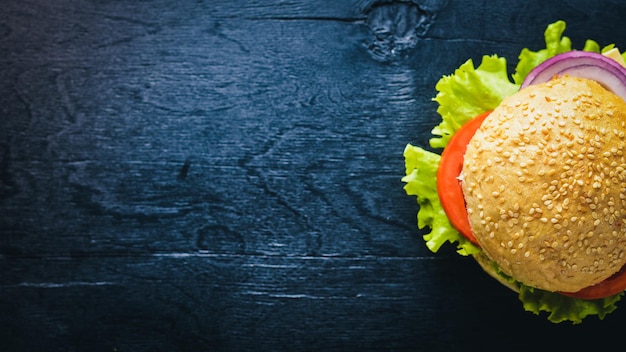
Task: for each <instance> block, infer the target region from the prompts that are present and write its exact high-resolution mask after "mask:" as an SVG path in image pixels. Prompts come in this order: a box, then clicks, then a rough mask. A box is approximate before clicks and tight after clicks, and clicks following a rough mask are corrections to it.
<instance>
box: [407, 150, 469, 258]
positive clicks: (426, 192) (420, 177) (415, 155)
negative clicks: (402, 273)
mask: <svg viewBox="0 0 626 352" xmlns="http://www.w3.org/2000/svg"><path fill="white" fill-rule="evenodd" d="M404 158H405V160H406V176H404V177H403V178H402V181H403V182H406V185H405V186H404V190H405V191H406V193H407V194H408V195H414V196H417V203H418V204H419V207H420V210H419V212H418V213H417V226H418V227H419V228H420V229H423V228H425V227H429V228H430V229H431V232H430V233H428V234H426V235H424V240H425V241H426V246H427V247H428V249H430V250H431V251H432V252H433V253H436V252H437V251H438V250H439V248H440V247H441V246H442V245H443V244H444V243H446V242H450V243H457V252H458V253H459V254H461V255H464V256H465V255H471V254H475V253H478V252H479V251H480V248H479V247H477V246H475V245H474V244H472V242H470V241H469V240H467V239H466V238H465V237H463V236H462V235H461V234H460V233H459V232H458V231H457V230H456V229H455V228H454V227H453V226H452V224H450V220H448V217H447V216H446V213H445V211H444V210H443V207H442V206H441V202H440V201H439V195H438V194H437V183H436V182H434V180H435V179H436V177H437V167H438V166H439V159H441V156H439V154H435V153H432V152H429V151H427V150H424V149H423V148H420V147H415V146H412V145H407V147H406V149H405V150H404Z"/></svg>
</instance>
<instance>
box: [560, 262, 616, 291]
mask: <svg viewBox="0 0 626 352" xmlns="http://www.w3.org/2000/svg"><path fill="white" fill-rule="evenodd" d="M624 290H626V267H623V268H622V269H621V270H620V271H618V272H617V273H615V274H614V275H613V276H611V277H610V278H608V279H606V280H604V281H602V282H599V283H597V284H595V285H593V286H589V287H585V288H583V289H582V290H580V291H578V292H559V293H560V294H562V295H565V296H570V297H574V298H581V299H599V298H605V297H609V296H613V295H616V294H618V293H620V292H623V291H624Z"/></svg>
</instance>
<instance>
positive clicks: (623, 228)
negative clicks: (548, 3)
mask: <svg viewBox="0 0 626 352" xmlns="http://www.w3.org/2000/svg"><path fill="white" fill-rule="evenodd" d="M564 30H565V22H563V21H557V22H555V23H553V24H551V25H549V26H548V28H547V29H546V31H545V33H544V34H545V39H546V48H545V49H542V50H539V51H536V52H534V51H531V50H529V49H524V50H522V52H521V53H520V56H519V63H518V64H517V66H516V68H515V73H514V74H513V75H512V76H511V77H512V79H513V80H512V81H511V80H510V79H509V75H508V73H507V69H506V60H505V59H504V58H501V57H498V56H496V55H492V56H484V57H483V60H482V63H481V65H480V66H479V67H477V68H475V67H474V65H473V63H472V60H468V61H467V62H466V63H464V64H463V65H461V66H460V67H459V68H458V69H457V70H456V71H455V72H454V74H452V75H449V76H444V77H443V78H442V79H441V80H440V81H439V82H438V83H437V85H436V89H437V91H438V94H437V96H436V97H435V99H434V100H435V101H437V102H438V103H439V107H438V110H437V111H438V112H439V114H440V115H441V117H442V122H441V123H440V124H439V125H438V126H436V127H435V128H434V129H433V134H434V137H433V138H432V139H431V140H430V146H431V147H432V149H433V150H435V149H438V148H441V149H443V150H442V152H441V154H439V153H437V152H435V151H429V150H426V149H424V148H421V147H418V146H413V145H411V144H409V145H407V147H406V149H405V151H404V157H405V166H406V176H405V177H404V178H403V181H404V182H405V183H406V185H405V190H406V192H407V194H409V195H415V196H417V201H418V204H419V211H418V219H417V220H418V226H419V227H420V228H427V229H428V230H429V232H428V233H427V234H426V235H424V239H425V241H426V245H427V247H428V248H429V249H430V250H431V251H433V252H437V251H438V250H439V248H440V247H441V246H442V245H444V244H445V243H453V244H456V246H457V252H458V253H459V254H461V255H464V256H471V257H473V258H474V259H475V260H476V261H477V262H478V264H480V266H481V267H482V268H483V269H484V270H485V271H486V272H487V273H489V274H490V275H491V276H492V277H494V278H495V279H497V280H498V281H500V282H501V283H502V284H504V285H505V286H507V287H509V288H510V289H512V290H513V291H515V292H517V293H518V295H519V299H520V300H521V302H522V304H523V307H524V308H525V309H526V310H528V311H531V312H533V313H535V314H540V313H541V312H547V313H548V316H547V318H548V319H549V320H550V321H552V322H555V323H558V322H563V321H571V322H573V323H580V322H582V320H583V318H585V317H587V316H589V315H596V316H598V317H599V318H600V319H603V318H604V317H605V316H606V315H607V314H608V313H610V312H612V311H614V310H615V309H616V308H617V305H616V304H617V302H618V301H619V300H620V298H621V297H622V295H623V293H624V291H625V290H626V155H625V154H626V101H625V98H626V68H624V66H626V64H624V61H623V57H622V55H621V54H619V51H617V49H615V48H614V46H613V45H608V46H605V47H604V48H600V46H599V45H598V44H597V43H596V42H595V41H592V40H588V41H587V42H586V44H585V46H584V48H583V50H573V49H572V47H571V40H570V39H569V38H567V37H563V36H562V34H563V32H564Z"/></svg>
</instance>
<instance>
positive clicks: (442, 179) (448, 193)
mask: <svg viewBox="0 0 626 352" xmlns="http://www.w3.org/2000/svg"><path fill="white" fill-rule="evenodd" d="M489 114H491V111H486V112H484V113H482V114H480V115H478V116H476V117H474V118H473V119H471V120H470V121H468V122H466V123H465V124H464V125H463V126H461V128H460V129H459V130H458V131H456V133H455V134H454V136H452V139H450V142H449V143H448V145H447V146H446V148H445V149H444V150H443V153H442V154H441V160H440V161H439V168H438V169H437V193H438V194H439V200H440V201H441V206H442V207H443V210H444V211H445V212H446V215H447V216H448V219H450V223H451V224H452V226H454V228H456V229H457V230H458V231H459V232H460V233H461V234H462V235H463V236H464V237H465V238H467V239H468V240H470V241H471V242H472V243H474V244H476V245H478V240H476V237H475V236H474V233H473V232H472V227H471V226H470V223H469V216H468V215H467V208H466V206H465V198H464V197H463V189H462V188H461V181H460V180H459V176H460V175H461V171H462V170H463V157H464V156H465V151H466V150H467V144H468V143H469V141H470V140H471V139H472V137H473V136H474V134H475V133H476V131H477V130H478V128H479V127H480V125H481V124H482V122H483V121H484V120H485V118H486V117H487V116H489Z"/></svg>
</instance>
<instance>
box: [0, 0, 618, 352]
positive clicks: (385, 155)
mask: <svg viewBox="0 0 626 352" xmlns="http://www.w3.org/2000/svg"><path fill="white" fill-rule="evenodd" d="M417 3H418V2H408V1H401V2H396V3H392V2H388V1H381V2H374V1H353V2H348V1H330V0H327V1H318V2H310V1H201V0H200V1H195V2H170V1H152V2H149V3H148V2H121V1H115V2H93V1H80V0H60V1H54V2H35V1H31V2H29V1H5V2H3V14H5V16H2V18H0V114H1V117H0V273H2V274H0V350H9V351H32V350H47V351H56V350H59V351H67V350H103V351H111V350H119V351H123V350H133V351H142V350H146V351H148V350H151V351H152V350H189V349H191V350H224V351H238V350H251V349H256V350H291V351H298V350H302V351H304V350H359V351H367V350H371V351H380V350H413V349H415V350H427V351H433V350H434V351H436V350H446V351H448V350H457V349H461V348H463V349H472V348H474V347H477V348H483V349H486V348H489V347H494V348H502V346H507V348H509V346H511V344H513V342H515V343H516V346H517V347H519V348H520V349H524V348H526V349H530V348H536V344H537V342H536V341H538V340H539V339H540V338H542V337H545V336H550V337H551V338H552V339H553V340H554V341H560V346H559V347H560V348H572V346H573V347H578V348H580V347H581V346H583V347H584V346H585V345H586V344H589V345H591V346H593V344H594V343H596V341H609V339H610V338H614V336H616V334H617V333H618V332H619V331H621V327H622V326H623V320H624V317H625V316H624V314H620V313H615V314H614V315H611V316H610V317H608V318H607V320H606V321H603V322H597V321H595V320H593V319H592V320H591V321H590V322H586V323H585V324H584V328H581V329H577V330H573V329H572V327H571V326H569V325H560V326H553V325H552V324H549V323H547V322H546V321H545V319H544V317H535V316H533V315H531V314H528V313H525V312H524V311H523V309H522V308H521V307H520V304H519V302H518V301H517V300H516V299H515V296H514V295H512V293H511V292H509V291H507V290H506V289H505V288H503V287H501V286H500V285H499V284H497V283H496V282H494V281H493V280H491V279H490V278H488V277H487V276H486V275H485V274H484V273H482V271H481V270H480V269H479V268H478V267H477V266H476V265H475V264H474V263H473V262H471V260H470V259H469V258H460V257H459V256H458V255H457V254H456V253H454V250H453V249H452V248H444V249H442V250H441V252H440V253H438V254H436V255H435V254H432V253H430V252H429V251H428V250H427V249H426V248H425V246H424V244H423V241H422V240H421V238H420V235H421V234H422V232H421V231H418V230H417V229H416V225H415V212H416V210H417V206H416V204H415V200H414V199H413V198H411V197H407V196H406V195H405V194H404V191H403V190H402V183H401V182H400V177H402V175H403V172H404V164H403V159H402V150H403V149H404V146H405V145H406V143H409V142H410V143H414V144H418V145H421V146H427V143H428V138H429V137H430V130H431V128H432V126H433V125H434V124H435V123H436V122H437V121H438V116H437V115H436V112H435V110H436V105H435V104H434V103H433V102H432V101H431V99H432V97H433V96H434V94H435V92H434V85H435V83H436V82H437V80H438V79H439V78H440V77H441V75H443V74H447V73H450V72H451V71H452V70H453V69H454V68H456V67H457V66H458V65H459V64H460V63H461V62H463V61H465V60H466V59H467V58H474V59H475V60H478V59H479V58H480V57H481V56H482V55H483V54H487V53H493V52H495V53H499V54H501V55H504V56H506V57H508V58H512V59H513V60H511V61H509V63H510V65H513V63H514V58H515V56H516V55H517V53H518V52H519V50H520V49H521V47H524V46H528V47H531V48H539V47H540V46H541V45H542V43H543V38H542V35H541V32H542V31H543V29H544V27H545V25H546V24H547V23H549V22H552V21H553V20H555V19H557V18H564V19H565V20H567V21H568V24H569V28H568V32H567V33H568V35H569V34H570V33H571V36H572V38H573V39H575V40H576V41H577V42H578V43H581V41H582V40H584V39H586V38H587V36H588V35H589V36H592V37H593V38H594V39H598V40H599V41H601V43H608V42H611V41H613V40H621V38H615V33H616V32H619V31H617V29H619V28H617V27H619V26H620V23H623V20H622V17H623V14H624V7H623V5H620V4H618V3H614V2H611V1H605V2H602V3H601V4H600V5H598V4H597V3H588V2H584V1H568V2H559V3H550V4H539V3H528V2H522V1H514V2H511V1H496V2H467V3H455V2H449V1H436V0H432V1H421V2H419V4H417ZM614 27H615V28H614ZM587 31H589V33H590V32H593V35H592V34H588V32H587ZM619 44H622V46H624V45H626V44H623V43H619V42H618V45H619ZM622 309H623V308H622ZM618 312H619V311H618ZM520 324H521V325H522V328H518V330H514V331H513V330H511V329H510V328H509V326H518V325H520ZM583 329H584V330H583ZM572 331H574V332H576V333H577V335H578V336H580V339H582V340H584V341H583V342H580V341H573V340H572V338H571V336H572ZM516 334H517V335H521V336H531V337H533V338H532V339H522V340H521V341H518V340H515V339H514V338H513V337H512V336H514V335H515V336H516Z"/></svg>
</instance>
